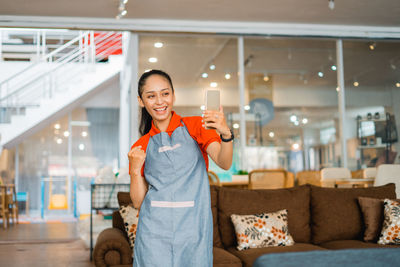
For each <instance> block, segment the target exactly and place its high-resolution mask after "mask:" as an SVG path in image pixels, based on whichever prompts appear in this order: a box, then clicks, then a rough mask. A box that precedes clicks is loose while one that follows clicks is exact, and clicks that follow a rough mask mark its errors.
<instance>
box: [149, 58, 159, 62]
mask: <svg viewBox="0 0 400 267" xmlns="http://www.w3.org/2000/svg"><path fill="white" fill-rule="evenodd" d="M157 61H158V59H157V58H156V57H151V58H149V62H150V63H156V62H157Z"/></svg>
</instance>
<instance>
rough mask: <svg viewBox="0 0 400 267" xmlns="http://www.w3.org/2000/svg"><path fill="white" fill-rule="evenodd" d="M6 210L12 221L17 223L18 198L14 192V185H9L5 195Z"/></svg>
mask: <svg viewBox="0 0 400 267" xmlns="http://www.w3.org/2000/svg"><path fill="white" fill-rule="evenodd" d="M7 205H8V212H9V215H10V218H11V221H12V223H15V222H17V224H18V200H17V194H16V192H15V186H14V185H11V186H9V194H8V195H7Z"/></svg>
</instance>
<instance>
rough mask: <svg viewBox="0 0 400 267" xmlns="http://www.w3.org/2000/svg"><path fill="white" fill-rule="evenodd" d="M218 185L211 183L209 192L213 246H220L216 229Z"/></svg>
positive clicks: (219, 238)
mask: <svg viewBox="0 0 400 267" xmlns="http://www.w3.org/2000/svg"><path fill="white" fill-rule="evenodd" d="M218 188H219V187H218V186H215V185H212V186H210V194H211V211H212V216H213V232H214V234H213V246H214V247H218V248H222V247H223V246H222V242H221V237H220V234H219V229H218V207H217V203H218Z"/></svg>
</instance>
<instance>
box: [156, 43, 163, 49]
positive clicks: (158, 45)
mask: <svg viewBox="0 0 400 267" xmlns="http://www.w3.org/2000/svg"><path fill="white" fill-rule="evenodd" d="M163 46H164V44H163V43H161V42H157V43H154V47H156V48H161V47H163Z"/></svg>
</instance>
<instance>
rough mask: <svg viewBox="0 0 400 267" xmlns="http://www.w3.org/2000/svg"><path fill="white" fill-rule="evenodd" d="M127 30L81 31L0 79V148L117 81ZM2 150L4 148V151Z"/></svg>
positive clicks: (17, 141)
mask: <svg viewBox="0 0 400 267" xmlns="http://www.w3.org/2000/svg"><path fill="white" fill-rule="evenodd" d="M121 53H122V34H121V33H116V32H93V31H86V32H80V33H79V34H78V36H76V37H75V38H73V39H71V40H70V41H68V42H67V43H65V44H63V45H61V46H60V47H58V48H56V49H55V50H53V51H51V52H50V53H48V54H46V55H43V57H42V58H41V60H40V61H38V62H35V63H32V64H29V65H28V66H27V67H26V68H24V69H23V70H21V71H20V72H18V73H17V74H15V75H12V76H11V77H9V78H8V79H7V80H5V81H3V82H1V83H0V151H1V149H2V148H11V147H13V146H15V145H17V144H18V143H20V142H21V141H22V140H23V139H24V138H27V137H29V136H30V135H32V134H34V133H35V132H37V131H39V130H41V129H42V128H44V127H46V126H47V125H49V124H50V123H52V122H53V121H54V120H56V119H57V118H59V117H61V116H63V115H65V114H67V113H68V112H69V111H71V110H73V109H74V108H75V107H77V106H79V105H80V104H81V103H82V102H84V101H85V100H87V99H88V98H90V97H91V96H93V95H94V94H96V93H97V92H98V91H100V90H102V89H103V88H104V86H105V85H106V84H107V83H111V82H118V79H119V73H120V71H121V66H122V62H120V61H121V60H120V59H122V56H121V55H120V54H121ZM0 153H1V152H0Z"/></svg>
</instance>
